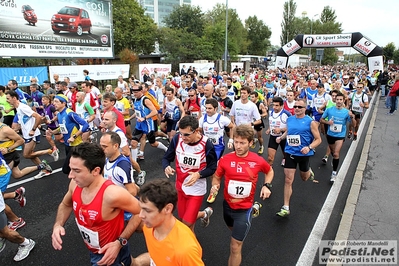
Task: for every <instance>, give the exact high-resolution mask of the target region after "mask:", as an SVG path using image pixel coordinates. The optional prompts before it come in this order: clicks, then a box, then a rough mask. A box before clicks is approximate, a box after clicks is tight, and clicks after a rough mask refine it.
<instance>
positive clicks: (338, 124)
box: [322, 106, 352, 138]
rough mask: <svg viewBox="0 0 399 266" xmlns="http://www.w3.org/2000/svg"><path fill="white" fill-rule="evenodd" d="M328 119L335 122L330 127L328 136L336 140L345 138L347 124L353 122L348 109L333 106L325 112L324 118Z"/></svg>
mask: <svg viewBox="0 0 399 266" xmlns="http://www.w3.org/2000/svg"><path fill="white" fill-rule="evenodd" d="M326 117H328V119H329V120H333V121H334V124H333V125H329V126H328V130H327V135H329V136H331V137H336V138H342V137H345V134H346V123H347V122H351V120H352V119H351V117H350V115H349V110H348V109H346V108H342V109H338V108H337V107H336V106H333V107H330V108H327V109H326V110H325V111H324V113H323V116H322V118H326Z"/></svg>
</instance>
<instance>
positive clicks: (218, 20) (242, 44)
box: [205, 4, 248, 59]
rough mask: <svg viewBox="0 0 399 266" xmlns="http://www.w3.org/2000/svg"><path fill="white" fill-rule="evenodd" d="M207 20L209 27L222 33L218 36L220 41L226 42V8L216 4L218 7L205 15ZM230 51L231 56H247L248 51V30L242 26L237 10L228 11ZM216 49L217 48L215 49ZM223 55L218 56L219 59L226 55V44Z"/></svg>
mask: <svg viewBox="0 0 399 266" xmlns="http://www.w3.org/2000/svg"><path fill="white" fill-rule="evenodd" d="M205 17H206V18H205V20H206V21H207V22H208V24H207V26H208V27H215V28H216V27H217V28H220V29H221V30H222V29H223V30H222V31H221V32H219V34H218V37H217V38H218V39H222V40H224V36H225V32H226V30H225V27H226V6H225V5H223V4H216V6H215V7H214V8H213V9H212V10H210V11H208V12H207V13H206V14H205ZM227 31H228V44H227V46H228V51H229V54H230V56H234V55H237V54H246V53H247V51H248V41H247V30H246V29H245V27H244V25H243V24H242V22H241V20H240V18H239V16H238V14H237V12H236V10H235V9H229V10H228V22H227ZM215 48H216V47H215ZM221 51H223V52H222V54H220V55H219V56H218V59H220V58H222V55H223V54H224V42H223V49H221Z"/></svg>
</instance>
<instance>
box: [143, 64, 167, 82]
mask: <svg viewBox="0 0 399 266" xmlns="http://www.w3.org/2000/svg"><path fill="white" fill-rule="evenodd" d="M146 72H148V74H149V75H151V74H155V76H156V77H160V76H162V74H164V75H165V76H168V75H169V73H171V72H172V65H171V64H139V73H140V74H139V75H140V81H143V76H144V74H145V73H146Z"/></svg>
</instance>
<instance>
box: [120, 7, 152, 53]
mask: <svg viewBox="0 0 399 266" xmlns="http://www.w3.org/2000/svg"><path fill="white" fill-rule="evenodd" d="M112 12H113V23H114V53H115V54H119V53H120V52H121V51H122V50H123V49H124V48H128V49H130V50H132V51H134V52H135V53H137V54H149V53H152V52H153V51H154V45H155V41H156V39H157V36H158V30H157V25H156V24H155V22H154V21H153V20H152V18H150V17H149V16H146V15H144V9H143V8H142V7H141V6H140V5H139V4H138V2H137V1H136V0H114V1H113V4H112Z"/></svg>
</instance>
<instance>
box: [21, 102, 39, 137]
mask: <svg viewBox="0 0 399 266" xmlns="http://www.w3.org/2000/svg"><path fill="white" fill-rule="evenodd" d="M33 113H34V111H33V110H32V109H31V108H30V107H29V106H28V105H26V104H24V103H19V105H18V108H17V116H18V123H19V124H20V125H21V131H22V136H23V137H24V139H31V138H33V137H36V136H38V135H40V131H39V129H38V128H36V130H35V134H34V136H29V131H31V130H32V128H33V126H34V125H35V122H36V119H35V118H34V117H33Z"/></svg>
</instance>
